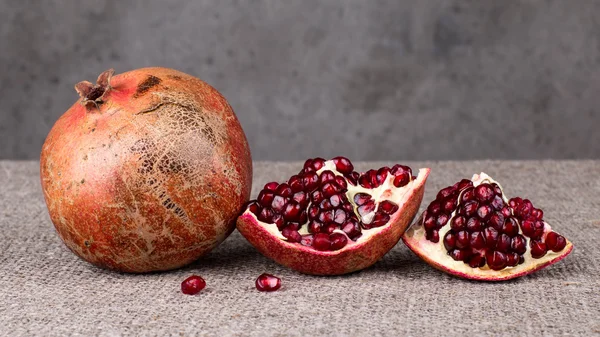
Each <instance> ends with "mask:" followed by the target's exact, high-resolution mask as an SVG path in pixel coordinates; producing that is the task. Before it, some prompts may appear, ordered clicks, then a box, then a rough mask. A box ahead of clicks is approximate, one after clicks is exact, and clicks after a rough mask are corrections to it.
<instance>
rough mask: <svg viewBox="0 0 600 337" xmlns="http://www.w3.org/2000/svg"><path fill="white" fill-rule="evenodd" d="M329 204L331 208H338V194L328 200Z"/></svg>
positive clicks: (339, 198) (339, 199)
mask: <svg viewBox="0 0 600 337" xmlns="http://www.w3.org/2000/svg"><path fill="white" fill-rule="evenodd" d="M329 203H330V204H331V206H332V207H338V206H339V205H340V204H341V203H342V198H341V197H340V196H339V194H334V195H332V196H331V197H330V198H329Z"/></svg>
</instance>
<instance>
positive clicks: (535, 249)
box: [529, 240, 548, 259]
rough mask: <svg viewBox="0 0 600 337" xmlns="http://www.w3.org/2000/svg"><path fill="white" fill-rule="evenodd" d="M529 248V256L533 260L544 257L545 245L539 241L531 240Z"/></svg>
mask: <svg viewBox="0 0 600 337" xmlns="http://www.w3.org/2000/svg"><path fill="white" fill-rule="evenodd" d="M529 246H530V247H531V256H532V257H533V258H534V259H539V258H540V257H542V256H544V255H546V252H547V251H548V249H547V248H546V244H545V243H543V242H541V241H536V240H531V241H530V242H529Z"/></svg>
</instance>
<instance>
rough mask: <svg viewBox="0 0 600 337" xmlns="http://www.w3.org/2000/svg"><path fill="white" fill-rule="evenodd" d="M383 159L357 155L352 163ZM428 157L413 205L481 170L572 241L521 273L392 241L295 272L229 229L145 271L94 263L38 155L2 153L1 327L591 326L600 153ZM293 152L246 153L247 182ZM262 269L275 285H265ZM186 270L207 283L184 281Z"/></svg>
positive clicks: (231, 331) (541, 331)
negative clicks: (63, 227) (223, 236)
mask: <svg viewBox="0 0 600 337" xmlns="http://www.w3.org/2000/svg"><path fill="white" fill-rule="evenodd" d="M385 164H387V165H389V164H391V163H389V162H388V163H383V162H379V163H364V162H363V163H358V164H357V165H356V166H357V168H358V169H360V170H366V169H368V168H371V167H380V166H382V165H385ZM408 164H409V165H411V166H412V167H413V169H417V168H419V167H431V168H432V173H431V175H430V178H429V181H428V183H427V187H426V193H425V198H424V202H423V205H421V210H422V209H423V208H424V207H425V206H426V205H427V203H428V202H429V201H431V200H432V199H433V198H434V196H435V194H436V193H437V191H438V190H439V189H441V188H443V187H445V186H447V185H450V184H452V183H454V182H455V181H458V179H460V178H463V177H470V176H471V175H472V174H473V173H479V172H481V171H484V172H486V173H488V174H490V175H491V176H492V177H495V178H496V179H497V180H498V181H499V182H500V183H501V184H502V185H503V187H504V190H505V192H506V193H507V194H508V195H509V196H524V197H528V198H529V199H531V200H532V201H533V203H534V205H536V207H539V208H542V209H543V210H544V216H545V219H546V221H548V222H549V223H550V224H551V226H553V228H554V229H555V230H557V231H558V232H559V233H561V234H564V235H565V236H566V237H567V238H569V239H570V240H571V241H572V242H573V244H574V246H575V249H574V251H573V252H572V253H571V255H569V256H568V257H567V258H566V259H564V260H563V261H561V262H559V263H557V264H555V265H553V266H550V267H548V268H546V269H543V270H541V271H539V272H537V273H534V274H532V275H528V276H525V277H522V278H519V279H516V280H511V281H505V282H498V283H486V282H475V281H466V280H462V279H459V278H456V277H453V276H450V275H447V274H444V273H442V272H440V271H438V270H435V269H433V268H432V267H430V266H429V265H427V264H426V263H424V262H422V261H421V260H419V259H418V258H417V257H416V256H415V255H414V254H412V252H410V251H409V250H408V249H407V248H406V247H405V246H404V245H403V244H402V243H401V242H400V243H398V245H397V246H396V247H394V248H393V249H392V250H391V251H390V252H389V253H388V254H387V255H386V256H385V257H383V259H382V260H380V261H379V262H377V263H376V264H375V265H374V266H372V267H370V268H368V269H365V270H363V271H360V272H356V273H353V274H350V275H344V276H335V277H316V276H307V275H302V274H299V273H296V272H294V271H292V270H290V269H287V268H285V267H282V266H279V265H277V264H276V263H274V262H272V261H271V260H269V259H267V258H265V257H263V256H262V255H261V254H259V253H258V252H257V251H256V250H255V249H254V248H253V247H252V246H251V245H250V244H249V243H247V242H246V241H245V239H244V238H243V237H242V236H241V235H240V234H239V233H237V232H234V233H233V234H232V235H231V236H230V237H229V238H228V239H227V240H226V241H225V242H224V243H223V244H222V245H220V246H219V247H218V248H217V249H216V250H214V251H213V252H212V253H210V254H209V255H207V256H206V257H204V258H202V259H200V260H199V261H197V262H196V263H194V264H192V265H190V266H188V267H185V268H183V269H180V270H176V271H171V272H163V273H152V274H144V275H131V274H121V273H115V272H111V271H106V270H101V269H98V268H96V267H93V266H91V265H90V264H88V263H86V262H84V261H82V260H80V259H79V258H77V257H76V256H75V255H74V254H72V253H71V252H70V251H69V250H68V249H67V248H66V247H65V246H64V245H63V243H62V242H61V240H60V239H59V237H58V235H57V234H56V233H55V230H54V228H53V225H52V223H51V222H50V219H49V217H48V213H47V210H46V206H45V204H44V200H43V195H42V192H41V188H40V183H39V171H38V165H39V164H38V163H37V162H12V161H3V162H0V210H1V213H0V228H1V229H2V230H1V231H0V335H1V336H66V335H73V336H399V335H410V336H482V335H498V336H499V335H504V336H508V335H511V336H525V335H536V336H538V335H553V336H556V335H581V336H591V335H598V334H600V320H599V318H600V295H599V294H600V268H599V262H600V248H598V247H599V246H600V245H599V244H598V241H599V240H600V178H599V177H600V161H502V162H501V161H465V162H410V163H408ZM300 165H301V163H282V162H275V163H267V162H258V163H255V170H254V171H255V174H254V186H253V196H256V195H257V193H258V191H259V189H260V188H261V187H262V186H263V184H264V183H266V182H268V181H272V180H275V181H277V180H282V179H284V178H286V177H288V176H290V175H291V174H293V173H295V172H297V171H298V168H299V166H300ZM263 272H269V273H272V274H275V275H278V276H280V277H281V278H282V282H283V286H282V288H281V289H280V290H279V291H277V292H273V293H260V292H258V291H256V289H255V288H254V280H255V279H256V277H257V276H258V275H260V274H261V273H263ZM192 273H195V274H199V275H201V276H202V277H203V278H204V279H205V280H206V282H207V287H206V289H205V290H203V291H202V292H201V293H200V294H198V295H196V296H187V295H183V294H182V293H181V292H180V284H181V281H183V280H184V279H185V278H186V277H188V276H189V275H191V274H192Z"/></svg>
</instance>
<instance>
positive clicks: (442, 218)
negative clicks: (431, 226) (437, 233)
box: [435, 213, 450, 228]
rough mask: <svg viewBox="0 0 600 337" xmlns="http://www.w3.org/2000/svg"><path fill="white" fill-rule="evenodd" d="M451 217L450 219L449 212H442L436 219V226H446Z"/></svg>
mask: <svg viewBox="0 0 600 337" xmlns="http://www.w3.org/2000/svg"><path fill="white" fill-rule="evenodd" d="M449 219H450V217H449V216H448V215H447V214H444V213H442V214H440V215H438V217H437V220H436V221H435V224H436V227H437V228H442V227H444V226H445V225H446V224H447V223H448V220H449Z"/></svg>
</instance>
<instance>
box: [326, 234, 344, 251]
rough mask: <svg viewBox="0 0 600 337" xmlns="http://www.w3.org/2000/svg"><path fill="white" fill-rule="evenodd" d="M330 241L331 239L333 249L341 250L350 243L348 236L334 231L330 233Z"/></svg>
mask: <svg viewBox="0 0 600 337" xmlns="http://www.w3.org/2000/svg"><path fill="white" fill-rule="evenodd" d="M329 241H331V250H340V249H342V248H344V247H345V246H346V243H348V238H346V235H344V234H342V233H333V234H331V235H329Z"/></svg>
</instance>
